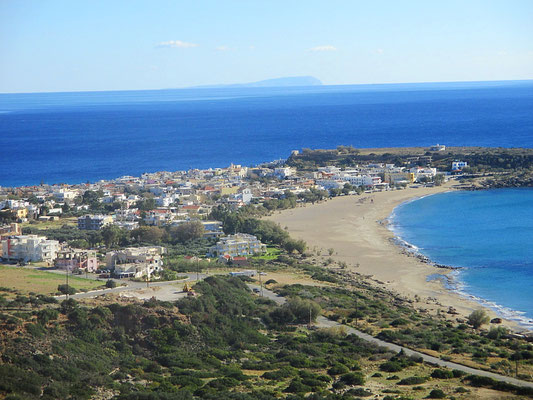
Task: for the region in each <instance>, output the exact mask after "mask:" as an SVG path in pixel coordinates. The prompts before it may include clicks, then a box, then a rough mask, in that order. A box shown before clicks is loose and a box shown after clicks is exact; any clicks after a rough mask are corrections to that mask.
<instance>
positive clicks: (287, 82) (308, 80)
mask: <svg viewBox="0 0 533 400" xmlns="http://www.w3.org/2000/svg"><path fill="white" fill-rule="evenodd" d="M320 85H322V82H321V81H320V80H319V79H317V78H315V77H314V76H288V77H283V78H273V79H265V80H262V81H257V82H248V83H230V84H224V85H201V86H193V88H195V89H198V88H205V89H212V88H243V87H250V88H258V87H289V86H320Z"/></svg>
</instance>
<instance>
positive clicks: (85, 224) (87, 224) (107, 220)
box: [78, 215, 113, 231]
mask: <svg viewBox="0 0 533 400" xmlns="http://www.w3.org/2000/svg"><path fill="white" fill-rule="evenodd" d="M112 222H113V217H111V216H110V215H84V216H83V217H79V218H78V229H81V230H86V231H98V230H100V229H102V228H103V227H104V226H106V225H108V224H111V223H112Z"/></svg>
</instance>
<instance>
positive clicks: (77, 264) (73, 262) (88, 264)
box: [54, 248, 98, 272]
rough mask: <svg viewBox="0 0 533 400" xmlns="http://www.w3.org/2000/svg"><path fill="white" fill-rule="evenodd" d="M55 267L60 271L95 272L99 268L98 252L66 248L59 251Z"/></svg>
mask: <svg viewBox="0 0 533 400" xmlns="http://www.w3.org/2000/svg"><path fill="white" fill-rule="evenodd" d="M54 265H55V266H56V267H57V268H59V269H64V270H69V271H77V270H83V271H87V272H94V271H96V270H97V268H98V259H97V258H96V250H83V249H72V248H66V249H63V250H60V251H58V253H57V258H56V259H55V261H54Z"/></svg>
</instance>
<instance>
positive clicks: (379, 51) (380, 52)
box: [376, 49, 385, 55]
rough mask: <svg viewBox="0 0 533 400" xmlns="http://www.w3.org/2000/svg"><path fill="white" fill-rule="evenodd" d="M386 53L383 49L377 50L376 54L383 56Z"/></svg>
mask: <svg viewBox="0 0 533 400" xmlns="http://www.w3.org/2000/svg"><path fill="white" fill-rule="evenodd" d="M384 52H385V51H384V50H383V49H376V54H380V55H381V54H383V53H384Z"/></svg>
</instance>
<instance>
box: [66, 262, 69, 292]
mask: <svg viewBox="0 0 533 400" xmlns="http://www.w3.org/2000/svg"><path fill="white" fill-rule="evenodd" d="M68 270H69V267H68V265H67V294H66V299H67V300H68V292H69V289H68Z"/></svg>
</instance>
